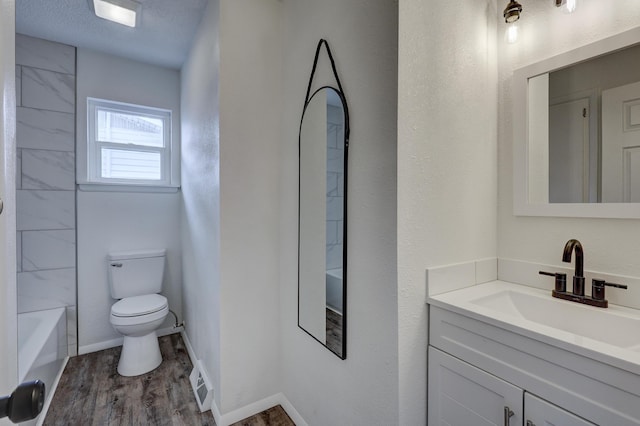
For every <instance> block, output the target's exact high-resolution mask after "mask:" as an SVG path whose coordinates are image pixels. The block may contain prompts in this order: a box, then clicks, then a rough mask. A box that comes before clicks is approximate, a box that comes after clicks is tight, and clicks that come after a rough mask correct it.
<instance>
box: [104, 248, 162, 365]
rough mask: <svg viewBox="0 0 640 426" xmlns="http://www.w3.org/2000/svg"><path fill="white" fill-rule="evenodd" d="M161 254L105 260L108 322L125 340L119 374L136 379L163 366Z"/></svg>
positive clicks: (116, 255)
mask: <svg viewBox="0 0 640 426" xmlns="http://www.w3.org/2000/svg"><path fill="white" fill-rule="evenodd" d="M164 261H165V251H164V250H152V251H135V252H124V253H112V254H110V255H109V256H108V267H109V283H110V287H111V295H112V296H113V298H114V299H120V300H119V301H117V302H116V303H114V304H113V305H112V306H111V315H110V318H109V320H110V322H111V325H112V326H113V328H114V329H115V330H116V331H117V332H118V333H120V334H122V335H123V336H124V340H123V343H122V353H121V354H120V361H118V373H119V374H120V375H122V376H138V375H140V374H144V373H147V372H149V371H151V370H154V369H156V368H157V367H158V366H159V365H160V364H161V363H162V355H161V353H160V345H159V344H158V336H157V335H156V329H157V328H158V327H160V325H161V324H162V323H163V322H164V320H165V318H166V317H167V314H168V313H169V304H168V302H167V298H166V297H164V296H162V295H160V294H158V293H159V292H160V290H161V287H162V278H163V274H164Z"/></svg>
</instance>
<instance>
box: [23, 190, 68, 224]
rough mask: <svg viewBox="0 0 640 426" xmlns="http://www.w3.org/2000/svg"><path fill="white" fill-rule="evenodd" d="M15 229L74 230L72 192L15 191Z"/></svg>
mask: <svg viewBox="0 0 640 426" xmlns="http://www.w3.org/2000/svg"><path fill="white" fill-rule="evenodd" d="M16 209H17V228H18V230H19V231H25V230H27V231H28V230H45V229H48V230H53V229H74V228H75V226H76V224H75V219H76V206H75V192H74V191H34V190H20V191H17V208H16Z"/></svg>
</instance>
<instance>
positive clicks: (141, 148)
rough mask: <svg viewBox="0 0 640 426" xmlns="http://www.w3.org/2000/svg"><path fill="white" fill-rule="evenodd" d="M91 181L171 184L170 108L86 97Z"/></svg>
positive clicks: (88, 171)
mask: <svg viewBox="0 0 640 426" xmlns="http://www.w3.org/2000/svg"><path fill="white" fill-rule="evenodd" d="M87 112H88V123H87V124H88V129H87V130H88V132H87V133H88V135H87V144H88V145H87V158H88V164H87V174H88V179H87V180H88V182H90V183H99V184H129V185H147V186H171V183H172V182H171V175H172V173H171V164H172V163H171V145H172V144H171V111H169V110H164V109H159V108H151V107H145V106H140V105H132V104H125V103H120V102H113V101H107V100H102V99H94V98H88V99H87Z"/></svg>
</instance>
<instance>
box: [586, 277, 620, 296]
mask: <svg viewBox="0 0 640 426" xmlns="http://www.w3.org/2000/svg"><path fill="white" fill-rule="evenodd" d="M605 286H607V287H615V288H622V289H625V290H626V289H627V288H628V287H627V286H626V285H624V284H615V283H608V282H605V280H599V279H596V278H594V279H593V280H592V281H591V298H592V299H595V300H604V288H605Z"/></svg>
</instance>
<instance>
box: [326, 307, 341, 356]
mask: <svg viewBox="0 0 640 426" xmlns="http://www.w3.org/2000/svg"><path fill="white" fill-rule="evenodd" d="M326 341H327V348H329V350H330V351H332V352H334V353H336V354H338V355H342V315H340V314H339V313H337V312H335V311H333V310H331V309H329V308H327V340H326Z"/></svg>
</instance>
